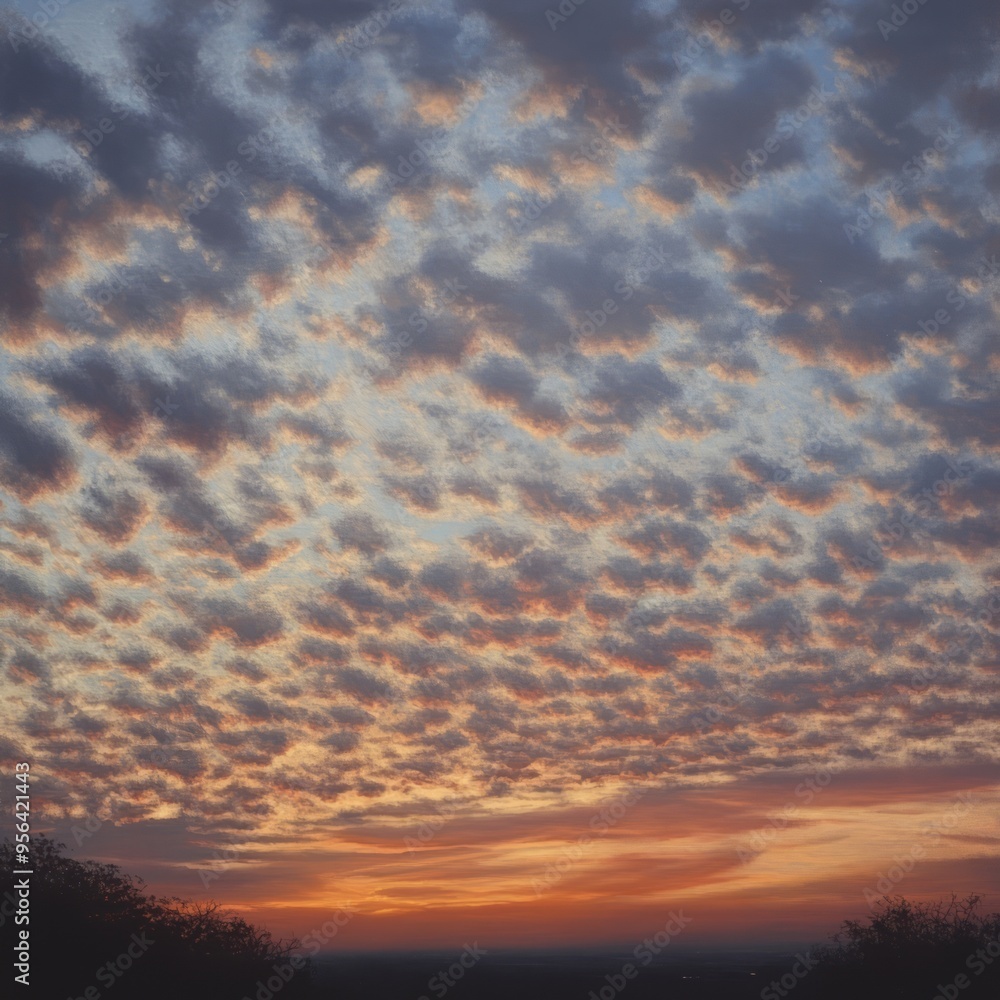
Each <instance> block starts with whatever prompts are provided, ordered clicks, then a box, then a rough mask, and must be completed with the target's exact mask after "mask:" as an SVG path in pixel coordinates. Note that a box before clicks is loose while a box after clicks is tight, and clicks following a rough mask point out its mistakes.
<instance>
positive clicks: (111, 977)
mask: <svg viewBox="0 0 1000 1000" xmlns="http://www.w3.org/2000/svg"><path fill="white" fill-rule="evenodd" d="M62 847H63V845H59V844H55V843H54V842H53V841H51V840H48V839H45V838H39V839H36V840H34V841H33V843H32V845H31V868H32V871H33V873H34V874H33V875H32V878H31V911H30V921H31V922H30V925H29V929H30V939H29V940H30V949H29V950H30V953H31V975H30V988H29V989H26V990H25V991H24V993H23V995H24V996H30V997H37V998H41V1000H101V998H105V997H109V998H111V1000H132V998H135V1000H166V998H171V1000H175V998H176V1000H180V998H183V1000H230V998H231V1000H244V998H246V1000H296V998H300V1000H301V998H309V1000H319V998H323V1000H333V998H336V1000H381V998H383V997H385V998H391V1000H420V998H426V1000H431V998H443V997H445V996H447V997H449V998H450V1000H500V998H504V1000H508V998H516V1000H535V998H538V1000H563V998H567V1000H568V998H579V1000H594V998H596V1000H617V998H619V997H621V998H622V1000H647V998H648V1000H654V998H655V1000H738V998H747V1000H751V998H760V1000H775V998H781V1000H784V998H786V997H791V998H793V1000H841V998H858V1000H959V998H974V1000H979V998H982V1000H986V998H990V1000H996V998H997V997H1000V940H998V936H1000V914H998V913H993V914H984V913H982V912H981V900H980V898H979V897H977V896H969V897H967V898H964V899H959V898H958V897H955V896H953V897H952V898H951V899H950V900H947V901H943V902H935V903H914V902H910V901H908V900H906V899H904V898H901V897H893V898H890V897H883V899H882V900H881V902H880V903H879V904H877V905H876V907H875V912H874V913H873V914H872V916H870V917H869V918H868V919H865V920H848V921H845V922H844V923H843V925H842V927H841V930H840V931H839V932H838V933H837V934H835V935H834V936H833V938H832V939H831V940H832V943H830V944H827V945H823V946H815V947H812V948H805V949H799V950H798V951H797V952H796V953H794V954H788V955H779V954H775V953H772V954H762V953H754V952H735V951H733V952H729V953H726V952H721V951H720V952H714V953H704V952H702V953H698V952H693V951H690V950H689V951H687V952H674V953H673V954H672V955H669V956H667V955H666V953H664V955H663V956H661V957H659V958H657V959H655V960H653V961H651V962H650V963H649V964H648V965H642V964H641V963H640V962H637V961H636V960H635V958H634V956H633V955H632V953H631V952H630V951H626V952H622V953H619V952H616V951H614V950H611V949H609V950H606V951H601V950H597V949H594V950H590V951H587V952H585V951H582V950H581V951H578V952H576V953H572V954H555V953H542V952H534V953H530V954H529V953H524V952H522V953H514V952H504V951H499V950H494V949H488V950H487V953H486V954H484V955H481V956H476V957H475V958H474V959H473V958H470V957H467V959H468V960H467V962H466V963H465V964H464V965H461V966H459V965H456V962H457V959H458V958H459V956H458V955H457V954H452V953H448V952H440V953H429V952H424V953H419V954H416V953H408V954H404V953H398V952H396V953H389V952H386V953H384V954H378V955H373V954H365V955H331V954H326V955H322V954H321V955H318V956H317V957H315V958H312V959H310V958H309V957H307V956H306V955H305V954H304V953H303V950H302V947H301V945H300V944H299V942H297V941H294V940H293V941H278V940H275V939H273V938H272V936H271V934H270V933H269V932H268V931H267V930H265V929H262V928H259V927H255V926H254V925H252V924H250V923H248V922H247V921H245V920H244V919H242V918H241V917H239V916H238V915H237V914H233V913H230V912H227V911H225V910H223V909H222V908H221V907H219V906H218V904H215V903H207V904H205V903H191V902H186V901H184V900H180V899H176V898H172V899H166V898H162V897H155V896H151V895H146V894H145V892H144V884H143V883H142V881H141V880H140V879H138V878H135V877H134V876H130V875H127V874H123V873H122V872H121V870H120V869H119V868H118V867H117V866H115V865H108V864H100V863H97V862H94V861H77V860H74V859H72V858H68V857H65V856H64V855H63V854H62V853H61V848H62ZM0 862H2V864H3V865H4V868H5V870H6V871H8V872H10V871H12V870H14V869H15V868H17V867H20V865H19V864H18V863H16V856H15V853H14V848H13V845H11V844H10V843H9V842H5V843H4V845H3V846H2V847H0ZM10 898H11V897H7V896H5V899H8V900H9V899H10ZM9 909H10V907H7V908H5V909H4V911H3V912H4V916H3V921H2V923H3V928H4V937H5V945H7V947H6V948H5V951H6V953H7V954H8V955H11V954H12V953H13V952H14V949H13V944H14V942H15V941H16V940H17V937H16V935H17V933H18V932H19V929H20V928H18V927H17V925H16V924H15V922H14V920H13V917H12V915H11V914H10V913H9V912H8V910H9ZM481 944H482V945H483V946H484V947H486V942H481ZM626 966H629V967H630V968H631V969H632V971H633V972H634V975H633V974H632V972H629V971H628V970H627V969H626V968H625V967H626ZM456 968H459V969H460V970H461V974H460V975H456V974H455V973H454V970H455V969H456ZM449 970H452V975H451V976H449ZM11 974H12V971H9V972H8V975H11ZM442 974H443V975H442ZM16 985H17V984H15V986H16ZM17 988H20V987H17ZM5 995H14V996H16V995H18V994H17V993H8V992H7V991H5Z"/></svg>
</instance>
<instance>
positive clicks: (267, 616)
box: [0, 0, 1000, 947]
mask: <svg viewBox="0 0 1000 1000" xmlns="http://www.w3.org/2000/svg"><path fill="white" fill-rule="evenodd" d="M910 6H913V5H912V4H908V5H903V6H902V7H900V8H899V9H900V11H901V12H902V10H903V8H904V7H905V9H906V10H909V7H910ZM916 6H917V9H916V10H915V12H913V13H910V14H906V15H905V16H904V17H899V16H897V15H895V14H894V13H893V12H894V10H895V9H896V8H895V7H893V5H890V4H883V3H875V4H872V3H865V2H861V0H857V2H853V3H851V2H848V3H837V4H827V3H825V2H819V0H807V2H792V0H735V2H734V3H732V4H731V5H730V7H728V8H724V6H723V4H722V3H721V0H713V2H701V0H697V2H685V0H677V2H673V0H663V2H660V0H646V2H621V3H618V2H612V0H588V2H587V3H584V4H580V5H579V7H578V8H576V9H575V10H574V11H573V13H572V15H571V16H567V17H566V18H565V20H556V21H553V19H551V18H549V17H548V16H547V11H548V10H550V9H551V10H555V11H558V10H559V7H558V5H557V4H551V3H549V4H548V6H547V5H546V2H545V0H542V2H536V0H503V2H502V0H473V2H470V3H465V4H459V3H454V2H447V0H428V2H417V0H402V2H395V0H394V2H393V3H391V4H386V5H383V6H382V7H371V6H369V5H368V4H367V3H362V2H332V3H329V2H320V0H291V2H279V0H270V2H265V0H234V2H223V0H217V2H215V3H201V2H198V3H195V2H191V0H172V2H168V3H164V4H147V3H138V2H128V3H118V4H115V5H109V4H107V3H105V2H98V0H74V2H71V3H61V2H60V3H58V4H49V5H48V7H46V5H44V4H37V3H35V2H34V0H26V2H23V3H22V2H18V3H15V4H13V5H11V4H8V5H7V6H6V7H4V8H3V10H2V14H0V47H2V50H3V54H2V57H0V190H2V192H3V195H2V198H0V234H2V235H0V327H2V330H3V335H2V345H0V364H2V370H3V380H2V385H0V549H2V558H0V616H2V618H3V622H2V632H3V639H2V644H0V670H2V677H3V687H4V697H5V704H6V706H7V713H8V725H6V726H5V728H4V734H3V736H2V738H0V749H2V756H3V758H4V760H6V761H14V760H22V759H29V760H31V761H33V770H35V769H37V771H38V773H39V774H40V775H42V777H41V779H40V782H39V788H38V789H37V790H35V792H34V794H35V795H36V796H37V798H38V806H39V808H44V812H45V815H46V816H47V817H48V820H49V823H50V826H51V828H52V829H53V830H54V831H55V832H56V833H58V834H59V835H60V836H61V838H62V839H64V840H66V841H67V842H68V843H70V844H71V846H73V847H74V848H79V849H80V850H81V851H82V852H83V853H84V854H87V855H88V856H98V857H102V858H107V859H116V860H120V859H124V863H126V864H128V865H129V866H130V868H132V869H136V870H139V871H141V872H142V874H143V875H144V876H145V877H146V878H147V879H148V880H149V881H150V882H151V884H153V885H154V886H155V887H157V888H158V889H162V890H164V891H167V890H169V891H172V892H177V893H179V894H181V895H186V896H191V895H198V894H199V893H200V892H201V890H202V884H201V882H200V881H199V879H198V874H197V872H198V869H199V868H204V867H205V866H206V865H207V864H208V863H209V861H208V859H209V858H210V857H211V856H212V852H213V851H215V850H219V849H220V847H221V846H222V845H225V846H227V847H228V846H230V845H235V846H236V849H235V851H234V855H235V860H232V861H231V862H227V863H226V865H225V866H223V867H222V868H221V869H218V871H219V872H221V875H220V877H219V879H218V880H217V881H214V882H213V883H212V884H211V885H210V886H208V888H207V890H206V891H207V894H210V895H213V896H215V897H216V898H220V899H223V900H224V901H226V902H231V903H233V904H238V905H240V906H242V907H244V908H245V909H248V910H251V911H254V910H261V911H263V910H265V909H266V910H268V913H269V916H268V917H267V919H268V920H269V921H270V922H271V923H273V924H276V925H277V927H278V929H279V930H281V929H283V924H282V921H285V923H287V926H288V927H289V928H292V929H296V930H298V931H299V932H301V931H302V930H303V929H307V924H308V921H309V920H310V919H312V914H314V913H320V912H322V913H324V914H327V915H328V914H329V912H332V911H333V910H334V909H336V908H337V907H339V906H351V907H353V908H354V909H356V910H357V911H358V913H359V914H360V916H359V918H358V919H357V921H354V922H352V925H351V927H350V928H349V929H348V930H345V933H344V935H343V938H344V941H345V947H346V946H348V945H351V944H353V945H355V946H358V947H362V946H368V945H372V946H374V945H377V944H383V945H384V943H385V942H386V941H387V940H392V941H394V942H395V943H400V942H403V943H409V944H414V945H416V944H435V945H437V944H441V943H444V942H447V943H451V941H452V940H453V939H454V940H456V941H457V940H459V939H460V936H461V935H462V934H463V933H465V931H464V930H463V929H462V928H463V927H468V926H469V923H470V921H471V922H472V924H473V925H474V926H475V927H477V929H478V931H479V933H480V939H481V940H484V941H485V938H486V932H487V931H489V930H490V929H492V931H493V934H494V938H493V940H495V941H496V943H497V944H504V943H519V942H520V943H524V942H528V941H532V940H534V939H535V937H537V934H538V933H539V929H540V928H545V929H546V933H548V934H549V937H550V939H551V940H552V941H555V942H579V941H581V940H585V939H593V940H604V939H607V938H609V937H615V939H617V937H621V938H622V940H625V941H630V940H632V939H633V936H634V935H632V933H631V931H632V928H633V927H634V928H635V929H636V931H637V932H642V931H643V930H644V929H645V928H647V927H648V926H657V923H656V917H655V916H653V917H652V918H651V913H655V914H659V913H660V911H661V910H662V911H663V913H666V912H667V910H669V909H670V908H671V907H676V906H679V905H680V904H682V903H686V904H687V905H689V906H690V907H691V908H692V912H694V911H698V912H699V913H700V914H702V918H701V919H700V920H699V922H698V924H697V925H696V926H693V927H692V929H691V931H690V932H687V931H686V932H685V933H686V934H688V933H690V939H691V940H694V939H695V938H697V937H698V935H701V934H705V935H721V934H723V933H729V932H730V931H731V930H732V928H733V927H736V926H745V923H744V925H741V924H740V921H741V920H744V922H745V920H746V914H748V913H749V912H751V911H753V912H754V913H755V914H757V918H755V925H754V927H753V928H752V930H753V932H754V933H759V934H760V935H761V936H764V937H766V936H768V935H772V936H779V935H781V934H783V933H787V932H788V930H789V928H793V929H795V928H796V927H798V926H801V925H802V922H803V921H804V922H805V923H806V924H808V923H809V921H814V922H815V924H816V926H817V927H818V928H820V929H821V930H822V928H823V927H825V926H826V924H827V923H828V920H829V915H830V914H833V915H834V917H835V919H839V918H840V917H841V916H842V915H843V911H844V908H845V906H846V907H848V908H851V907H854V908H855V909H861V908H862V907H863V904H864V899H863V896H862V889H863V888H864V886H865V885H867V884H870V883H871V882H872V879H873V878H874V876H875V873H876V872H877V870H878V867H879V865H880V864H884V863H887V862H888V861H889V859H890V858H891V856H892V854H893V852H894V851H901V850H905V849H906V848H909V847H910V846H911V844H912V843H913V842H914V840H913V838H914V837H917V836H918V835H919V834H918V832H917V831H918V830H919V826H920V823H921V822H925V821H926V822H932V821H933V820H934V818H935V817H937V816H940V815H943V814H944V813H945V812H946V810H947V809H948V808H949V807H950V805H951V804H952V803H953V802H954V801H955V797H956V795H957V794H958V793H959V792H960V791H969V792H971V794H972V796H973V800H974V805H973V807H972V809H971V811H970V814H969V817H968V818H967V819H966V820H965V821H964V825H963V827H962V831H961V835H959V834H958V833H957V832H956V833H955V834H948V835H946V836H945V837H944V839H943V840H942V842H941V845H940V846H939V847H936V848H935V849H934V850H933V851H931V852H928V853H929V858H928V860H927V861H926V862H923V863H922V864H921V866H918V868H917V870H915V871H914V873H913V874H912V875H910V876H908V877H909V878H910V879H911V880H912V884H913V887H914V889H915V890H917V891H927V892H932V891H936V890H938V889H942V890H945V891H948V890H951V889H952V888H969V889H976V890H985V891H988V890H989V889H991V888H992V889H993V890H997V889H1000V883H998V881H997V875H996V861H997V856H998V854H1000V827H998V825H997V815H998V812H997V806H998V803H1000V770H998V768H997V763H998V759H997V748H996V732H997V720H998V708H1000V701H998V669H1000V567H998V562H997V558H996V544H997V540H998V533H1000V517H998V508H997V488H998V486H1000V460H998V454H997V449H998V445H1000V436H998V421H997V413H998V406H997V378H998V372H1000V341H998V337H997V329H998V319H1000V317H998V306H997V304H998V302H1000V295H998V291H1000V263H998V260H1000V166H998V165H997V164H998V151H1000V143H998V139H997V127H998V125H1000V120H998V111H997V109H998V108H1000V90H998V83H997V81H998V70H1000V11H998V9H997V6H996V4H995V2H993V0H967V2H963V3H961V4H948V3H946V2H945V0H927V2H926V3H923V4H920V5H916ZM52 7H56V8H58V9H57V10H56V11H55V12H54V13H50V10H49V9H50V8H52ZM723 10H726V11H728V13H729V14H730V15H731V17H729V16H727V17H723V16H722V12H723ZM894 18H895V20H894ZM897 21H900V22H901V23H899V24H897V23H896V22H897ZM885 23H888V24H889V25H891V26H892V28H893V30H891V31H886V30H885V27H884V24H885ZM880 24H882V25H883V26H882V27H880ZM820 768H828V769H830V771H831V773H832V774H833V775H834V777H833V779H832V781H831V782H830V785H829V788H824V789H823V790H822V791H821V792H819V793H817V794H816V796H815V800H814V801H810V802H809V803H808V804H805V803H804V802H803V801H802V800H801V798H800V799H798V800H796V796H795V789H796V786H797V785H798V784H799V782H800V781H802V780H803V779H804V777H805V776H808V775H810V774H815V773H816V772H817V770H818V769H820ZM635 788H642V789H644V794H643V795H642V796H641V797H640V798H639V800H638V802H637V803H636V804H635V805H634V806H632V807H630V808H629V810H628V813H627V815H626V816H625V817H624V818H623V819H622V820H621V821H620V822H617V823H616V824H615V825H614V826H613V828H611V829H609V830H608V831H607V832H606V833H605V834H604V835H602V836H600V837H598V838H596V839H595V841H594V843H593V845H592V846H590V847H588V848H587V850H586V851H585V852H584V853H583V856H582V857H581V858H580V859H579V860H577V861H575V862H574V864H573V867H572V870H571V871H570V872H569V873H568V874H567V875H566V876H565V877H563V878H561V879H560V880H558V882H556V883H554V884H552V885H551V886H550V888H548V889H547V890H546V892H545V894H544V897H542V898H539V896H538V894H537V893H536V892H535V890H534V888H533V880H535V879H538V878H544V872H545V869H546V865H548V864H553V863H555V861H556V860H557V859H558V858H559V857H560V856H561V855H560V852H561V851H562V850H563V848H564V847H566V846H567V845H569V844H571V843H576V842H577V839H578V837H579V836H580V835H581V834H582V833H586V831H587V829H588V824H589V823H590V820H591V817H592V816H593V815H595V813H597V812H599V810H600V809H601V808H602V807H604V806H607V805H608V803H611V802H614V801H616V800H618V799H620V798H621V796H623V795H624V794H626V793H627V792H628V791H629V790H632V789H635ZM788 801H799V803H800V805H801V809H800V812H799V814H798V818H797V819H796V820H795V822H793V823H790V824H789V825H788V827H787V828H786V829H784V830H783V831H782V832H781V833H780V837H781V840H780V850H781V851H782V852H783V858H784V859H785V862H789V859H791V863H789V864H787V865H786V867H784V868H783V867H781V865H779V863H778V860H777V856H776V854H775V853H774V852H775V851H777V850H778V847H774V848H765V849H763V850H759V851H755V852H754V857H753V860H751V861H749V862H748V861H747V860H746V859H745V858H743V859H742V860H741V858H740V856H739V853H738V852H739V851H741V850H742V851H745V850H746V848H747V845H748V844H749V843H750V841H751V837H752V835H753V834H754V832H755V831H759V830H760V829H761V828H762V827H765V826H767V824H768V820H767V818H766V816H767V814H768V812H769V811H772V810H775V811H776V810H780V809H781V807H782V806H783V805H784V804H785V803H786V802H788ZM445 803H446V804H447V822H446V823H444V824H443V825H442V826H441V829H440V830H439V831H437V832H436V833H435V835H434V836H433V837H432V838H429V839H427V840H426V842H421V844H420V847H419V848H418V849H415V850H414V849H412V848H408V847H407V844H406V842H405V840H404V838H406V837H410V838H414V837H416V836H417V834H416V833H415V832H414V831H415V830H417V829H418V828H419V825H420V824H421V823H423V822H425V821H426V820H427V818H428V817H431V816H437V815H439V813H440V810H441V808H442V805H443V804H445ZM102 809H103V810H107V812H108V813H109V814H110V815H111V816H113V818H114V822H107V823H104V824H103V825H101V827H100V829H99V830H98V831H97V832H96V833H93V834H92V835H91V836H89V837H88V838H87V840H85V841H83V844H85V845H86V846H83V845H82V844H81V843H80V842H79V840H76V841H74V835H73V832H72V830H73V827H74V825H76V826H78V825H79V822H80V818H81V817H86V816H88V815H94V814H95V813H96V812H97V811H98V810H102ZM757 840H758V841H759V840H760V837H758V838H757ZM800 862H801V864H799V863H800ZM803 872H806V874H803ZM821 873H822V874H821ZM724 900H725V901H728V902H725V903H724V902H723V901H724ZM583 904H585V905H583ZM651 919H652V921H653V922H652V923H651V922H650V921H651ZM660 923H662V920H661V921H660ZM352 935H353V936H352Z"/></svg>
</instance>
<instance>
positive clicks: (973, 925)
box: [803, 895, 1000, 1000]
mask: <svg viewBox="0 0 1000 1000" xmlns="http://www.w3.org/2000/svg"><path fill="white" fill-rule="evenodd" d="M980 902H981V897H980V896H975V895H971V896H968V897H967V898H965V899H959V898H958V897H956V896H952V897H951V899H950V900H948V901H946V902H933V903H912V902H910V901H908V900H906V899H904V898H902V897H900V896H896V897H889V896H884V897H883V898H882V899H881V901H880V902H879V903H878V904H876V907H877V908H876V911H875V913H874V914H873V915H872V916H871V917H870V918H869V919H868V920H864V921H863V920H845V921H844V923H843V925H842V927H841V930H840V931H839V933H837V934H836V935H834V938H833V939H834V941H835V942H836V944H835V946H833V947H827V948H824V949H822V950H821V952H820V962H819V965H818V966H817V968H816V970H815V971H814V973H813V974H811V976H810V979H811V982H810V984H809V985H810V989H808V990H805V991H803V993H804V994H810V993H813V992H815V995H816V996H819V997H824V998H825V997H831V998H833V997H837V998H840V997H842V996H844V997H846V996H851V997H857V998H861V1000H865V998H869V997H872V998H875V997H877V998H879V1000H896V998H899V1000H912V998H914V997H924V998H926V1000H933V998H934V997H936V996H939V997H944V998H945V1000H948V998H950V1000H956V998H957V997H959V996H961V997H962V998H964V1000H967V998H971V997H984V998H985V997H990V998H991V1000H995V998H996V997H997V996H1000V991H998V984H1000V941H998V935H1000V913H992V914H988V915H983V914H980V913H979V905H980ZM960 977H961V978H960Z"/></svg>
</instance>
